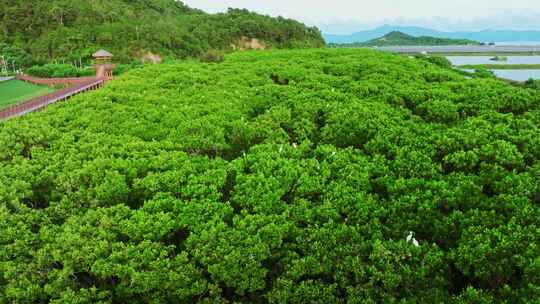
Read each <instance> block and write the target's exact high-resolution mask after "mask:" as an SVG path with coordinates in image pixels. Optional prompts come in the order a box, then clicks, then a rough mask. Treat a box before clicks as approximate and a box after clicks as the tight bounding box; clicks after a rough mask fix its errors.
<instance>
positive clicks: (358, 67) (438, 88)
mask: <svg viewBox="0 0 540 304" xmlns="http://www.w3.org/2000/svg"><path fill="white" fill-rule="evenodd" d="M539 104H540V91H535V90H529V89H524V88H518V87H512V86H509V85H507V84H505V83H504V82H502V81H498V80H496V79H467V78H465V77H464V76H461V75H460V74H458V73H456V72H454V71H452V70H450V69H442V68H440V67H438V66H437V65H434V64H432V63H429V62H426V61H424V60H419V59H414V58H408V57H404V56H397V55H391V54H384V53H379V52H375V51H370V50H305V51H269V52H248V53H235V54H232V55H228V56H226V58H225V60H224V61H223V62H221V63H198V62H184V63H177V64H170V65H161V66H150V67H146V68H144V69H138V70H134V71H131V72H129V73H128V74H126V75H124V76H123V77H121V78H119V79H117V80H115V81H113V82H111V83H110V84H108V85H107V86H106V87H105V88H104V89H101V90H99V91H95V92H91V93H88V94H84V95H81V96H79V97H76V98H74V99H72V100H70V101H69V102H67V103H63V104H57V105H54V106H51V107H49V108H48V109H47V110H45V111H42V112H39V113H34V114H31V115H28V116H25V117H23V118H20V119H15V120H10V121H7V122H4V123H2V124H0V231H2V233H1V234H0V303H45V302H52V303H149V302H153V303H192V302H201V303H346V302H349V303H463V304H464V303H538V301H539V300H540V277H539V276H538V273H540V258H539V254H540V233H539V232H540V162H539V159H540V132H539V131H540V130H539V127H540V108H539ZM415 243H417V245H416V244H415Z"/></svg>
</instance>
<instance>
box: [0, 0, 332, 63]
mask: <svg viewBox="0 0 540 304" xmlns="http://www.w3.org/2000/svg"><path fill="white" fill-rule="evenodd" d="M246 39H257V41H258V42H259V43H260V44H261V47H265V48H292V47H294V48H304V47H320V46H323V45H324V40H323V38H322V37H321V34H320V32H319V30H318V29H317V28H312V27H306V26H305V25H304V24H302V23H300V22H297V21H294V20H290V19H285V18H282V17H277V18H272V17H268V16H263V15H259V14H256V13H252V12H249V11H247V10H243V9H230V10H229V11H228V12H226V13H219V14H207V13H205V12H203V11H200V10H197V9H192V8H190V7H188V6H186V5H185V4H183V3H182V2H181V1H176V0H94V1H88V0H32V1H27V0H0V55H3V56H4V59H5V60H6V61H7V62H8V63H9V64H13V65H17V67H28V66H30V65H32V64H38V63H39V64H44V63H50V62H57V63H70V64H73V65H76V66H82V65H83V64H87V63H88V62H89V60H90V59H91V54H92V53H93V52H95V51H96V50H98V49H101V48H105V49H107V50H109V51H110V52H112V53H113V54H114V55H115V60H116V61H117V62H120V63H130V62H132V61H134V60H137V59H141V58H144V57H145V56H153V55H158V56H159V57H162V58H173V59H179V58H188V57H191V58H193V57H198V56H201V55H203V54H205V53H206V52H208V51H212V50H225V51H227V50H232V49H234V48H237V49H238V48H244V47H246V46H245V45H244V44H245V41H244V40H246ZM0 60H1V59H0Z"/></svg>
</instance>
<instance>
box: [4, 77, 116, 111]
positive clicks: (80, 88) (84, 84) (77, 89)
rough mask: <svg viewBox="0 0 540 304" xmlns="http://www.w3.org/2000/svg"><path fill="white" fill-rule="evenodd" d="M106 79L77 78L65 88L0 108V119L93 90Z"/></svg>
mask: <svg viewBox="0 0 540 304" xmlns="http://www.w3.org/2000/svg"><path fill="white" fill-rule="evenodd" d="M18 79H21V78H18ZM21 80H25V81H29V82H33V83H35V82H34V81H33V80H35V79H21ZM106 80H107V79H106V78H84V79H83V80H81V79H78V80H76V81H73V82H70V83H73V85H71V86H69V87H67V88H65V89H62V90H59V91H56V92H53V93H51V94H48V95H44V96H40V97H36V98H33V99H30V100H28V101H25V102H23V103H19V104H16V105H13V106H11V107H9V108H7V109H4V110H1V111H0V121H1V120H6V119H9V118H12V117H17V116H21V115H24V114H27V113H30V112H33V111H37V110H39V109H42V108H44V107H46V106H48V105H50V104H52V103H55V102H58V101H64V100H68V99H69V98H71V97H72V96H74V95H77V94H80V93H82V92H86V91H89V90H95V89H97V88H100V87H101V86H103V83H104V82H105V81H106ZM66 83H67V82H66Z"/></svg>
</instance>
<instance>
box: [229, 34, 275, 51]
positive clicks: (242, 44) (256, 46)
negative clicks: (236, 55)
mask: <svg viewBox="0 0 540 304" xmlns="http://www.w3.org/2000/svg"><path fill="white" fill-rule="evenodd" d="M231 47H232V48H233V50H239V51H246V50H265V49H266V48H267V46H266V44H265V43H264V42H262V41H260V40H259V39H257V38H249V37H246V36H242V37H241V38H240V39H239V40H238V41H237V42H236V43H235V44H232V45H231Z"/></svg>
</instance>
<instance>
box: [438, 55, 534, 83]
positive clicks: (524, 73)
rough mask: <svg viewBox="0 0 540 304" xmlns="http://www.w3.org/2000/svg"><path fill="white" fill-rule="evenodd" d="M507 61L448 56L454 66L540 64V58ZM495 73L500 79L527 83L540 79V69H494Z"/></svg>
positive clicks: (516, 57) (523, 57) (511, 58)
mask: <svg viewBox="0 0 540 304" xmlns="http://www.w3.org/2000/svg"><path fill="white" fill-rule="evenodd" d="M505 57H506V58H507V59H508V60H506V61H492V60H490V59H491V58H493V56H447V57H446V58H448V60H450V62H452V64H453V65H456V66H459V65H478V64H497V65H505V64H540V56H505ZM492 71H493V73H495V75H496V76H497V77H499V78H504V79H509V80H514V81H526V80H528V79H530V78H532V79H540V69H530V70H526V69H524V70H506V69H493V70H492Z"/></svg>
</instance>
